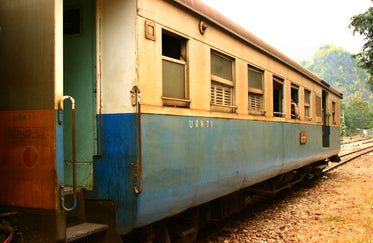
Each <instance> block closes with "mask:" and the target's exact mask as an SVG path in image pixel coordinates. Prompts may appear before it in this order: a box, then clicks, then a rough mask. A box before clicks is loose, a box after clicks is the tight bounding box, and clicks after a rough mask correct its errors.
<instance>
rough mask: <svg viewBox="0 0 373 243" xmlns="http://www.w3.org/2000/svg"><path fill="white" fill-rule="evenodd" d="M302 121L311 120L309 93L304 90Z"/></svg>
mask: <svg viewBox="0 0 373 243" xmlns="http://www.w3.org/2000/svg"><path fill="white" fill-rule="evenodd" d="M304 119H306V120H309V121H310V120H312V116H311V91H309V90H307V89H305V90H304Z"/></svg>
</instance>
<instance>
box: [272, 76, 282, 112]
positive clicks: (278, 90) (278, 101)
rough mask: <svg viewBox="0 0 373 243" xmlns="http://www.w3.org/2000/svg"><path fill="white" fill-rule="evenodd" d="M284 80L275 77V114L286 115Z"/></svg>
mask: <svg viewBox="0 0 373 243" xmlns="http://www.w3.org/2000/svg"><path fill="white" fill-rule="evenodd" d="M283 100H284V80H283V79H280V78H278V77H273V116H275V117H285V113H284V108H283Z"/></svg>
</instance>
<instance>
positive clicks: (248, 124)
mask: <svg viewBox="0 0 373 243" xmlns="http://www.w3.org/2000/svg"><path fill="white" fill-rule="evenodd" d="M98 119H99V118H98ZM98 124H101V126H102V147H103V154H102V156H101V157H97V158H95V160H94V179H95V182H94V191H93V192H92V193H90V194H89V197H90V198H93V199H103V200H116V201H118V228H119V230H120V232H122V233H126V232H129V231H130V230H131V229H132V228H133V227H140V226H144V225H147V224H150V223H152V222H155V221H158V220H160V219H162V218H165V217H168V216H171V215H174V214H177V213H179V212H181V211H183V210H185V209H187V208H190V207H193V206H196V205H199V204H201V203H204V202H207V201H210V200H212V199H215V198H218V197H220V196H223V195H226V194H229V193H231V192H233V191H236V190H239V189H240V188H244V187H247V186H249V185H252V184H255V183H258V182H260V181H263V180H265V179H268V178H271V177H273V176H276V175H278V174H281V173H284V172H287V171H290V170H293V169H297V168H299V167H302V166H304V165H306V164H309V163H311V162H315V161H318V160H322V159H325V158H326V157H329V156H331V155H334V154H337V153H338V150H339V129H338V128H334V127H331V129H330V130H331V147H329V148H323V147H322V127H321V126H318V125H307V124H301V123H297V122H296V123H286V122H267V121H251V120H235V119H216V118H208V117H206V118H203V117H185V116H167V115H151V114H142V152H143V153H142V158H143V177H142V183H143V192H142V193H141V194H140V195H138V196H137V195H136V194H135V193H134V190H133V186H134V184H135V182H136V175H137V170H138V169H137V165H138V164H137V163H138V147H137V146H138V133H137V116H136V114H106V115H102V117H101V121H100V122H98ZM301 132H306V133H307V142H306V143H305V144H301V143H300V133H301Z"/></svg>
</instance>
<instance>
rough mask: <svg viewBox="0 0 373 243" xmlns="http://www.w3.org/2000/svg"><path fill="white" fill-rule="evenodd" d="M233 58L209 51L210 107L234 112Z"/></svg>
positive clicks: (215, 109)
mask: <svg viewBox="0 0 373 243" xmlns="http://www.w3.org/2000/svg"><path fill="white" fill-rule="evenodd" d="M233 63H234V59H232V58H229V57H227V56H225V55H223V54H220V53H217V52H213V51H212V52H211V109H212V110H214V111H222V112H234V111H235V109H236V107H234V98H233V94H234V82H233Z"/></svg>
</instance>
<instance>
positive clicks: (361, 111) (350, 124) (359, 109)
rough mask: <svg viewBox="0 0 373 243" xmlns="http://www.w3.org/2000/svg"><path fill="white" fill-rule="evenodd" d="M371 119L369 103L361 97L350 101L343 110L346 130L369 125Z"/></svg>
mask: <svg viewBox="0 0 373 243" xmlns="http://www.w3.org/2000/svg"><path fill="white" fill-rule="evenodd" d="M370 120H371V117H370V111H369V105H368V103H367V102H366V101H365V100H363V99H361V98H354V99H352V100H351V101H350V103H349V104H348V106H347V107H346V111H345V123H346V126H347V128H348V130H350V131H352V132H356V131H357V130H358V129H364V128H367V127H368V126H369V122H370Z"/></svg>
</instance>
